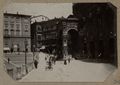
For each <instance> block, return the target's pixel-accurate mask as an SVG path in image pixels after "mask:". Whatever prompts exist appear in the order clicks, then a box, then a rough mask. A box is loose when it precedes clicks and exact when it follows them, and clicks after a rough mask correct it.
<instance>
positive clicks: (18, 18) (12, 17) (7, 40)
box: [3, 13, 31, 51]
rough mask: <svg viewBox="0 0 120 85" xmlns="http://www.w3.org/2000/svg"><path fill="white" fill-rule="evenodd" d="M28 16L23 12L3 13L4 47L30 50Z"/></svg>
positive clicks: (14, 49) (12, 49)
mask: <svg viewBox="0 0 120 85" xmlns="http://www.w3.org/2000/svg"><path fill="white" fill-rule="evenodd" d="M30 17H31V16H29V15H23V14H18V13H17V14H11V13H4V35H3V37H4V48H9V49H10V50H11V51H25V45H27V48H26V49H27V51H31V36H30V35H31V32H30Z"/></svg>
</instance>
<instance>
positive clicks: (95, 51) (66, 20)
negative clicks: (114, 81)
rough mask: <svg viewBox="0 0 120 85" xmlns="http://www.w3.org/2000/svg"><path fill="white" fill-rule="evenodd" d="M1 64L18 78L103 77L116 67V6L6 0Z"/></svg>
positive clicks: (80, 79) (84, 79)
mask: <svg viewBox="0 0 120 85" xmlns="http://www.w3.org/2000/svg"><path fill="white" fill-rule="evenodd" d="M3 24H4V25H3V26H4V27H3V52H4V58H3V59H4V70H5V72H6V73H7V74H8V75H9V76H10V77H11V78H12V79H13V80H15V81H18V82H104V81H105V80H106V79H107V78H108V77H109V76H110V75H111V74H112V73H113V72H114V70H115V69H117V68H118V62H117V61H118V56H117V7H116V6H114V5H113V4H112V3H110V2H104V3H11V4H9V5H7V6H6V7H4V13H3Z"/></svg>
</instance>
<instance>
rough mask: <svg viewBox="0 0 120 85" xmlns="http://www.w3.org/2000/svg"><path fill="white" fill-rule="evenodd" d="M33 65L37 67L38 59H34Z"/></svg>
mask: <svg viewBox="0 0 120 85" xmlns="http://www.w3.org/2000/svg"><path fill="white" fill-rule="evenodd" d="M34 66H35V68H36V69H37V67H38V61H37V60H34Z"/></svg>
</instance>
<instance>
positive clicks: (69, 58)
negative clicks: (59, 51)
mask: <svg viewBox="0 0 120 85" xmlns="http://www.w3.org/2000/svg"><path fill="white" fill-rule="evenodd" d="M71 58H72V57H71V55H69V57H68V63H70V61H71Z"/></svg>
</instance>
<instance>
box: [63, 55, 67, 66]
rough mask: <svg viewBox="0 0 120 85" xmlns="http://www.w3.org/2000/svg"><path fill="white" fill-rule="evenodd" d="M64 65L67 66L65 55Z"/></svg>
mask: <svg viewBox="0 0 120 85" xmlns="http://www.w3.org/2000/svg"><path fill="white" fill-rule="evenodd" d="M64 65H67V57H66V55H65V57H64Z"/></svg>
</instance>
